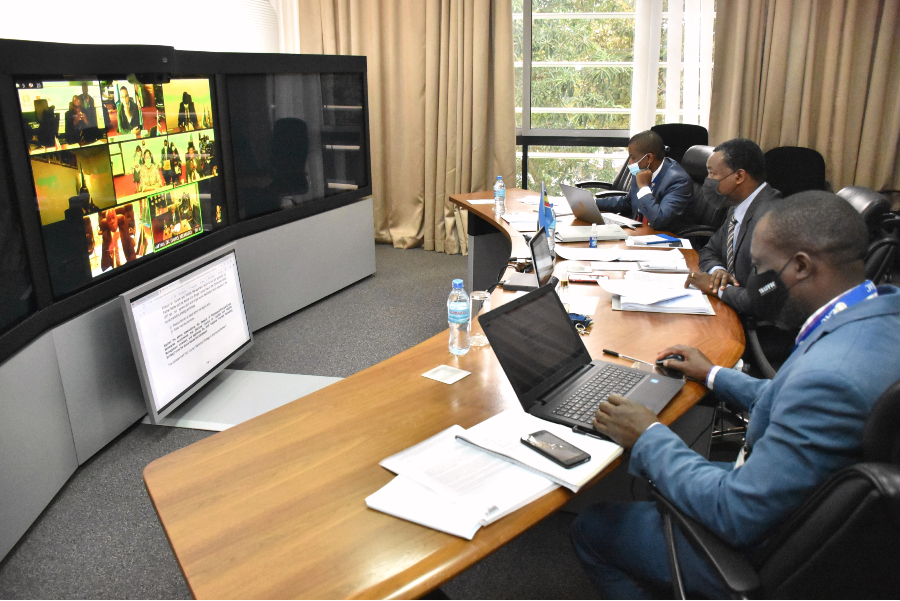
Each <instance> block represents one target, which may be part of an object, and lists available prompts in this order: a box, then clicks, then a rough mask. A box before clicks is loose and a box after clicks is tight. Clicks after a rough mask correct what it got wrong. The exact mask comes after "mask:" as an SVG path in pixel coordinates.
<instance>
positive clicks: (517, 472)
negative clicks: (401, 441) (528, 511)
mask: <svg viewBox="0 0 900 601" xmlns="http://www.w3.org/2000/svg"><path fill="white" fill-rule="evenodd" d="M464 432H465V430H464V429H463V428H462V427H460V426H452V427H451V428H447V429H446V430H444V431H443V432H441V433H439V434H436V435H435V436H432V437H431V438H429V439H427V440H425V441H423V442H420V443H419V444H417V445H415V446H413V447H410V448H408V449H406V450H405V451H401V452H400V453H397V454H396V455H392V456H390V457H388V458H387V459H385V460H384V461H382V462H381V466H382V467H384V468H386V469H389V470H391V471H392V472H394V473H395V474H397V477H396V478H394V479H393V480H391V482H390V483H388V484H387V486H384V487H383V488H381V489H380V490H378V491H377V492H376V493H374V494H372V495H370V496H369V497H367V498H366V505H368V506H369V507H370V508H372V509H376V510H378V511H381V512H383V513H387V514H390V515H393V516H395V517H398V518H402V519H404V520H408V521H410V522H415V523H417V524H421V525H423V526H428V527H429V528H434V529H435V530H440V531H442V532H446V533H448V534H453V535H455V536H460V537H462V538H466V539H469V540H471V539H472V537H473V536H475V532H476V531H477V530H478V529H479V528H480V527H481V526H486V525H488V524H490V523H491V522H493V521H495V520H498V519H500V518H501V517H503V516H504V515H506V514H508V513H510V512H512V511H515V510H516V509H518V508H519V507H522V506H524V505H526V504H528V503H530V502H531V501H533V500H534V499H537V498H539V497H541V496H543V495H545V494H546V493H548V492H550V491H551V490H553V489H554V488H556V484H554V483H553V482H551V481H550V480H548V479H547V478H545V477H543V476H541V475H538V474H535V473H534V472H531V471H529V470H526V469H524V468H521V467H519V466H517V465H514V464H512V463H510V462H508V461H502V460H499V459H497V458H496V457H493V456H491V455H488V454H487V453H484V452H482V451H479V450H477V449H474V448H472V447H471V446H470V445H467V444H465V443H463V442H460V441H459V440H457V438H456V436H457V435H458V434H460V433H464Z"/></svg>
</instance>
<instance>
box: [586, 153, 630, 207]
mask: <svg viewBox="0 0 900 601" xmlns="http://www.w3.org/2000/svg"><path fill="white" fill-rule="evenodd" d="M633 179H634V178H633V177H632V175H631V171H629V170H628V160H627V159H626V160H625V162H624V163H623V164H622V168H621V169H619V173H617V174H616V177H615V179H613V181H611V182H600V181H596V180H584V181H580V182H575V187H576V188H585V189H587V190H594V189H599V190H600V191H599V192H595V193H594V198H602V197H604V196H621V195H622V194H628V192H629V191H630V190H631V182H632V181H633Z"/></svg>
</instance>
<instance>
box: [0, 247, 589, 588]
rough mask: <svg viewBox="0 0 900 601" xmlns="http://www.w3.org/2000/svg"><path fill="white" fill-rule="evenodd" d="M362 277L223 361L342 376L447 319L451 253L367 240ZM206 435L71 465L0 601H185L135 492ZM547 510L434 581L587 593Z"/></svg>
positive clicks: (114, 451)
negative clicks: (149, 470)
mask: <svg viewBox="0 0 900 601" xmlns="http://www.w3.org/2000/svg"><path fill="white" fill-rule="evenodd" d="M376 268H377V273H376V274H375V275H374V276H371V277H369V278H366V279H364V280H362V281H360V282H358V283H357V284H355V285H353V286H351V287H349V288H347V289H344V290H342V291H340V292H337V293H335V294H333V295H331V296H330V297H328V298H326V299H323V300H322V301H319V302H318V303H316V304H314V305H312V306H310V307H307V308H305V309H303V310H301V311H298V312H297V313H295V314H293V315H290V316H288V317H286V318H284V319H282V320H281V321H279V322H277V323H275V324H272V325H270V326H268V327H266V328H263V329H262V330H260V331H258V332H256V333H255V339H256V343H255V345H254V346H253V347H252V348H251V349H250V350H249V351H248V352H247V353H245V354H244V355H243V356H241V357H240V358H239V359H238V361H236V362H235V363H234V364H232V367H234V368H235V369H246V370H255V371H269V372H278V373H297V374H307V375H321V376H338V377H346V376H349V375H351V374H353V373H356V372H357V371H360V370H362V369H365V368H366V367H369V366H371V365H374V364H376V363H378V362H380V361H383V360H384V359H387V358H389V357H391V356H393V355H395V354H397V353H399V352H400V351H403V350H405V349H407V348H409V347H411V346H414V345H416V344H418V343H419V342H422V341H423V340H425V339H427V338H430V337H431V336H433V335H435V334H437V333H438V332H441V331H443V330H444V329H446V327H447V317H446V316H447V314H446V304H445V303H446V299H447V295H448V294H449V291H450V282H451V280H452V279H453V278H457V277H464V276H465V271H466V259H465V257H462V256H460V255H455V256H447V255H444V254H440V253H433V252H425V251H423V250H421V249H416V250H406V251H404V250H396V249H393V248H391V247H389V246H382V245H379V246H377V247H376ZM210 435H211V433H209V432H204V431H200V430H188V429H181V428H167V427H159V426H156V427H154V426H146V425H142V424H135V425H134V426H132V427H131V428H130V429H129V430H127V431H126V432H124V433H123V434H122V435H120V436H119V437H118V438H117V439H116V440H114V441H113V442H111V443H110V444H109V445H107V447H105V448H104V449H103V450H101V451H100V452H99V453H97V454H96V455H94V457H92V458H91V459H90V460H89V461H87V462H86V463H85V464H84V465H82V466H80V467H79V468H78V470H77V471H76V472H75V474H74V475H73V476H72V478H71V479H70V480H69V481H68V483H67V484H66V485H65V486H64V487H63V489H62V490H61V491H60V492H59V494H58V495H57V496H56V497H55V499H54V500H53V501H52V502H51V503H50V505H49V506H48V507H47V509H46V510H45V511H44V512H43V514H42V515H41V517H40V518H39V519H38V520H37V521H36V522H35V524H34V525H33V526H32V527H31V528H30V529H29V531H28V532H27V533H26V534H25V536H23V537H22V539H21V540H20V541H19V543H18V544H17V545H16V547H15V548H14V549H13V550H12V551H11V552H10V553H9V554H8V555H7V557H6V558H5V559H4V560H3V561H2V562H0V599H61V598H68V599H189V598H190V591H189V590H188V588H187V584H186V583H185V581H184V578H183V577H182V575H181V572H180V570H179V568H178V564H177V562H176V561H175V558H174V556H173V555H172V551H171V549H170V548H169V545H168V542H167V540H166V537H165V535H164V533H163V531H162V528H161V527H160V525H159V522H158V521H157V519H156V514H155V512H154V510H153V507H152V505H151V503H150V500H149V498H148V496H147V493H146V490H145V489H144V485H143V480H142V479H141V472H142V471H143V469H144V467H145V466H146V465H147V464H148V463H150V462H151V461H153V460H154V459H156V458H158V457H162V456H163V455H166V454H168V453H171V452H172V451H175V450H178V449H180V448H182V447H185V446H187V445H189V444H191V443H193V442H195V441H197V440H200V439H202V438H205V437H206V436H210ZM573 517H574V516H572V515H571V514H568V513H564V512H559V513H557V514H555V515H553V516H551V517H549V518H548V519H546V520H544V521H543V522H541V523H540V524H538V525H537V526H536V527H534V528H532V529H531V530H529V531H528V532H526V533H525V534H523V535H522V536H520V537H519V538H517V539H516V540H514V541H512V542H511V543H510V544H508V545H507V546H506V547H504V548H502V549H500V550H499V551H497V552H496V553H494V554H493V555H491V556H490V557H488V558H486V559H485V560H483V561H482V562H481V563H479V564H477V565H475V566H473V567H472V568H470V569H469V570H467V571H466V572H464V573H462V574H460V575H459V576H457V577H456V578H454V579H453V580H451V581H450V582H448V583H447V584H446V585H445V586H444V587H443V591H444V592H445V593H447V594H448V595H449V596H450V597H451V598H458V599H542V598H543V599H586V598H591V597H593V596H595V595H596V592H595V591H594V589H593V588H592V587H591V585H590V583H589V582H588V580H587V578H586V576H585V575H584V573H583V572H582V571H581V568H580V567H579V565H578V564H577V562H576V560H575V556H574V553H573V551H572V550H571V546H570V544H569V540H568V528H569V524H570V523H571V520H572V519H573Z"/></svg>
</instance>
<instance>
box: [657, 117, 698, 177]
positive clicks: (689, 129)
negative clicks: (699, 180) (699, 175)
mask: <svg viewBox="0 0 900 601" xmlns="http://www.w3.org/2000/svg"><path fill="white" fill-rule="evenodd" d="M650 131H655V132H656V133H658V134H659V137H661V138H662V139H663V142H665V144H666V146H668V147H669V150H668V152H667V153H666V156H668V157H671V158H673V159H675V161H677V162H678V163H681V162H682V158H683V157H684V154H685V153H686V152H687V150H688V149H689V148H690V147H691V146H697V145H700V146H706V145H707V144H709V132H708V131H706V128H705V127H702V126H700V125H691V124H690V123H663V124H661V125H654V126H653V127H651V128H650ZM683 166H684V165H683V164H682V167H683ZM703 177H706V175H704V176H703Z"/></svg>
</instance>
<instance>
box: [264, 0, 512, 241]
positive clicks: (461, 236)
mask: <svg viewBox="0 0 900 601" xmlns="http://www.w3.org/2000/svg"><path fill="white" fill-rule="evenodd" d="M277 1H278V3H280V4H282V5H285V4H290V5H291V8H290V9H287V8H284V7H283V6H282V7H280V8H279V7H276V10H278V14H279V16H282V15H284V16H285V17H286V18H288V19H293V20H291V21H289V22H285V21H284V20H283V19H282V23H281V26H282V28H283V29H284V30H285V31H284V32H283V33H282V36H281V39H282V40H297V44H296V47H294V46H291V45H290V44H283V46H282V47H283V48H284V50H285V51H292V52H303V53H308V54H319V53H323V54H356V55H365V56H367V57H368V79H369V117H370V120H369V133H370V145H371V151H372V152H371V158H372V197H373V204H374V215H373V219H374V223H375V237H376V241H378V242H386V243H392V244H393V245H394V246H396V247H399V248H412V247H416V246H424V247H425V249H427V250H436V251H439V252H446V253H451V254H453V253H458V252H463V253H465V252H466V250H467V244H466V242H467V241H466V237H465V232H463V231H462V230H463V228H462V225H463V224H464V222H465V219H466V216H465V212H464V211H463V212H459V211H457V210H455V209H454V207H453V205H452V204H451V203H450V202H449V196H450V195H451V194H457V193H465V192H472V191H477V190H488V189H490V188H491V186H492V185H493V180H494V179H495V178H496V176H497V175H502V176H503V177H504V178H505V179H506V180H507V182H509V181H514V179H513V178H514V177H515V99H514V87H513V86H514V78H513V63H512V6H511V4H510V3H509V2H508V1H506V0H497V1H494V0H491V1H487V0H393V1H390V2H371V1H367V0H277ZM292 32H293V33H292Z"/></svg>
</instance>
